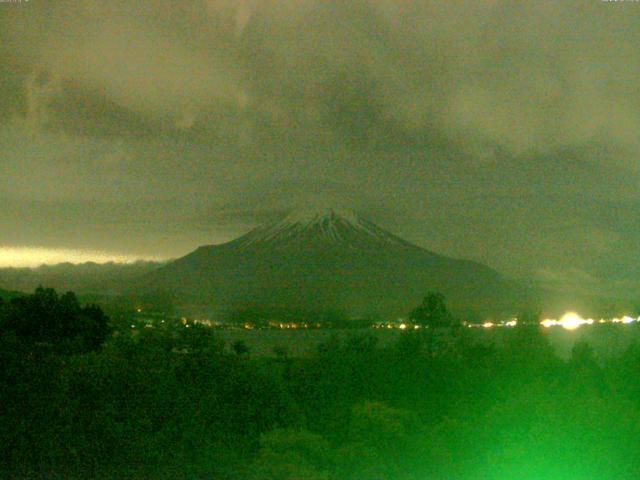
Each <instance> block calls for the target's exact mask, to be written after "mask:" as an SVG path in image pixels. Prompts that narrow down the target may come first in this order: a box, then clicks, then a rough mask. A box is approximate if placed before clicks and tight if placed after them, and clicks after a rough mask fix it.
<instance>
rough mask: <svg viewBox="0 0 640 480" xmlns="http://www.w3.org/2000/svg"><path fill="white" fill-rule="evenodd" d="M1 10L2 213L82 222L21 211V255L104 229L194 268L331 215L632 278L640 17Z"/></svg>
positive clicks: (438, 244) (239, 4)
mask: <svg viewBox="0 0 640 480" xmlns="http://www.w3.org/2000/svg"><path fill="white" fill-rule="evenodd" d="M0 7H1V8H0V39H1V40H2V41H1V43H0V87H1V90H0V122H2V126H1V128H0V148H1V149H2V153H3V163H2V165H0V182H2V183H1V184H0V188H1V189H2V190H1V191H0V193H2V194H4V195H5V197H6V198H8V199H14V200H15V201H16V202H18V204H20V202H44V203H43V204H47V202H49V203H48V204H50V205H57V206H60V211H64V212H66V213H65V215H63V217H64V218H62V217H60V216H59V215H53V216H52V217H51V218H54V220H53V221H51V218H49V219H45V218H44V217H42V216H38V215H33V216H32V217H31V218H29V219H28V220H27V219H26V218H25V217H24V215H21V214H19V213H17V212H19V208H18V207H15V208H13V210H12V209H8V210H7V211H5V212H4V213H3V215H4V216H5V218H4V221H3V222H2V223H3V225H6V226H8V227H10V226H11V225H13V231H14V232H15V241H18V240H19V241H21V242H27V243H28V242H29V241H30V242H31V243H34V242H36V243H37V241H38V239H37V238H36V236H35V235H36V232H37V231H38V229H39V228H41V229H42V231H43V232H44V231H46V232H50V235H48V236H45V238H44V239H43V240H42V241H43V243H44V244H48V245H53V244H57V245H63V244H64V243H65V242H67V241H68V242H72V241H74V242H77V241H78V238H77V237H74V236H73V233H72V232H73V229H74V228H76V227H75V226H79V225H83V224H85V220H86V215H94V218H95V220H96V221H95V222H93V224H95V225H96V226H95V227H94V228H95V229H97V230H99V231H100V232H103V233H101V234H100V235H97V234H94V235H90V236H88V237H87V238H86V243H87V245H86V246H87V247H90V246H91V245H98V243H99V246H100V248H102V249H105V248H110V247H112V248H114V249H120V250H122V249H125V250H128V251H134V252H145V251H146V252H149V253H150V254H151V253H153V254H157V253H161V254H165V255H177V254H180V253H184V252H186V251H187V250H189V249H190V246H191V244H196V243H201V242H206V241H218V240H221V239H224V238H230V237H231V236H233V235H234V234H237V233H239V232H240V231H242V230H243V229H246V228H249V226H250V225H251V224H253V223H256V222H259V221H262V220H268V219H271V218H274V217H276V216H277V215H278V214H280V213H281V212H282V211H284V210H286V209H287V208H289V207H291V206H295V205H297V204H304V203H328V204H333V205H335V204H341V205H345V206H347V207H354V208H356V209H358V210H360V211H364V212H365V213H366V214H367V215H369V216H370V217H371V218H372V219H374V220H377V221H379V222H380V223H382V224H384V225H386V226H388V227H390V228H392V229H394V230H395V231H396V232H397V233H400V234H404V235H406V236H408V237H410V238H411V239H412V240H414V241H416V242H417V243H420V244H421V245H424V246H426V247H428V248H431V249H434V250H437V251H441V252H443V253H447V254H450V255H458V256H467V257H472V258H476V259H480V260H483V261H487V262H489V263H490V264H491V265H494V266H497V267H499V268H501V269H503V270H505V271H508V272H511V273H517V274H523V273H525V272H528V271H539V272H541V277H543V278H544V279H551V278H556V279H557V278H562V277H563V276H564V277H565V278H566V277H567V276H573V277H580V275H582V274H585V275H588V276H589V277H588V278H596V281H599V279H601V278H607V279H611V281H613V279H614V278H617V279H618V280H619V281H623V280H624V281H625V282H626V281H628V279H630V278H633V272H632V271H631V267H629V265H633V262H634V261H635V260H634V258H637V253H638V252H637V248H636V247H635V243H634V242H633V240H632V239H633V238H634V236H635V235H637V233H638V229H637V228H636V226H635V224H634V222H633V220H632V219H633V218H637V215H638V214H640V207H639V203H638V202H639V201H640V194H639V193H638V189H637V187H636V184H637V181H638V180H639V177H640V167H639V164H638V154H639V153H640V140H639V138H640V137H638V135H637V132H638V130H639V128H640V95H639V93H640V91H639V90H640V86H639V84H638V82H637V79H636V75H637V72H638V71H640V51H638V49H637V47H636V46H637V44H638V41H639V40H640V28H638V27H639V26H640V6H638V5H637V4H634V3H632V2H617V3H603V2H599V1H576V2H527V3H514V2H503V1H498V0H482V1H477V0H476V1H454V2H446V3H442V2H435V1H431V0H429V1H407V0H352V1H349V2H337V1H319V0H317V1H316V0H295V1H294V0H240V1H239V0H208V1H205V0H194V1H190V2H173V1H167V0H147V1H136V2H133V1H128V2H124V1H112V2H102V1H97V0H95V1H93V0H84V1H71V0H69V1H59V2H55V3H53V2H44V1H37V0H34V1H32V2H29V3H26V2H23V3H22V4H15V5H14V4H5V5H0ZM51 202H61V203H51ZM73 205H75V207H74V206H73ZM105 205H107V206H109V207H105ZM81 206H82V207H81ZM45 210H46V209H45ZM11 212H13V213H11ZM91 212H93V213H91ZM158 212H160V213H158ZM232 217H233V218H235V220H233V218H232ZM234 223H235V227H234V228H232V226H233V224H234ZM27 224H28V225H29V227H28V228H27V227H25V225H27ZM45 224H46V225H45ZM99 225H103V226H104V225H109V229H105V228H103V227H100V226H99ZM132 225H138V226H139V228H133V227H132ZM45 227H46V228H45ZM31 230H32V232H31V233H29V231H31ZM125 231H129V232H134V234H130V235H123V234H122V232H125ZM19 232H22V233H19ZM109 232H112V234H109ZM10 235H11V234H10ZM30 235H34V237H30ZM67 235H68V237H67ZM98 237H100V239H98ZM29 238H32V240H29ZM157 238H162V240H158V243H155V245H156V246H155V247H153V246H151V245H154V242H155V239H157ZM67 239H68V240H67ZM171 239H175V242H174V243H175V246H172V241H171ZM208 239H210V240H208ZM12 241H13V240H12ZM96 242H97V243H96ZM158 250H161V251H159V252H158ZM567 272H569V273H567ZM578 272H582V273H578ZM635 272H636V273H637V269H636V270H635ZM585 278H586V277H585ZM618 280H616V281H618Z"/></svg>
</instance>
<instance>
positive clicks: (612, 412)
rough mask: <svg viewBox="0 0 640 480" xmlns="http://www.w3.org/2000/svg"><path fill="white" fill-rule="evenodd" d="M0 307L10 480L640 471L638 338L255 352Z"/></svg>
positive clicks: (2, 417) (54, 301)
mask: <svg viewBox="0 0 640 480" xmlns="http://www.w3.org/2000/svg"><path fill="white" fill-rule="evenodd" d="M437 305H439V303H438V304H437ZM49 308H51V309H53V310H52V311H54V312H56V313H55V314H53V313H51V312H50V311H49V310H48V309H49ZM91 308H94V309H93V310H92V309H91ZM427 310H428V309H427ZM0 311H1V312H2V316H1V318H2V323H1V326H2V334H1V336H0V399H1V401H0V445H1V446H2V448H0V462H2V466H1V468H0V472H1V473H0V475H1V476H2V477H3V478H12V479H13V478H18V479H20V478H43V479H44V478H46V479H76V478H77V479H86V478H92V479H113V478H118V479H120V478H133V479H138V478H140V479H149V478H152V479H156V478H157V479H176V478H180V479H183V478H184V479H243V480H245V479H249V480H258V479H260V480H294V479H305V480H349V479H353V480H368V479H371V480H386V479H388V480H402V479H407V480H409V479H411V480H414V479H415V480H418V479H420V480H424V479H461V480H466V479H469V480H471V479H473V480H485V479H489V480H490V479H495V480H502V479H525V480H526V479H531V480H533V479H541V478H553V479H554V480H562V479H567V480H569V479H571V480H576V479H589V480H597V479H607V480H609V479H631V478H640V376H638V375H637V372H638V371H639V370H640V348H637V347H634V348H632V349H629V350H628V351H626V352H623V353H621V354H620V355H619V356H617V357H614V358H609V359H604V360H599V359H597V358H596V357H595V355H594V353H593V350H591V349H590V347H589V346H588V345H585V344H578V345H576V347H575V348H574V350H573V355H572V357H571V358H570V359H569V360H566V361H563V360H561V359H560V358H558V357H557V356H556V355H555V354H554V352H553V350H552V349H551V347H550V346H549V344H548V343H547V340H546V337H545V336H544V334H543V333H542V332H540V331H539V330H538V328H537V327H535V326H533V327H531V326H528V327H516V328H514V329H512V330H510V331H509V335H506V336H505V337H504V341H503V342H501V344H500V345H499V346H498V345H478V344H475V343H473V342H472V341H471V340H470V339H469V337H468V336H467V331H466V330H465V329H457V330H455V331H450V332H448V331H447V330H441V331H440V332H439V333H438V335H440V336H446V335H450V336H451V338H450V341H447V342H441V343H440V344H439V345H441V346H440V347H438V348H436V349H433V348H430V347H427V346H428V345H432V344H433V342H431V340H430V339H429V338H430V336H432V335H435V333H434V331H432V330H429V329H423V330H419V331H412V332H406V333H403V334H402V335H401V337H400V339H399V340H398V342H397V343H396V344H394V345H391V346H384V347H383V346H380V345H378V343H377V341H376V339H375V337H372V336H369V335H357V336H350V337H348V338H346V339H340V338H339V337H332V338H331V339H330V340H329V341H327V342H325V343H323V344H322V345H321V346H320V347H319V348H318V349H317V351H316V352H314V353H313V354H310V355H307V356H303V357H290V356H289V355H287V354H286V353H285V352H279V353H278V352H276V355H274V356H273V357H255V356H252V355H250V354H247V352H246V350H242V349H235V351H234V350H232V351H231V352H227V350H226V349H225V348H224V347H225V345H224V342H223V341H222V340H221V339H220V338H219V337H218V336H217V335H216V334H215V332H214V331H213V330H211V329H207V328H205V327H199V326H192V327H191V328H186V327H182V326H176V328H175V329H169V328H167V329H151V328H149V329H141V330H140V331H137V334H136V335H132V334H131V333H130V332H114V333H113V334H112V335H108V334H105V333H104V332H105V331H108V330H106V329H105V328H104V326H103V320H104V318H103V317H102V316H100V315H98V314H97V313H96V310H95V307H79V306H78V305H77V301H74V300H73V298H72V297H71V296H70V295H69V294H67V295H63V296H60V297H58V296H57V295H56V294H55V292H52V291H49V290H44V289H39V290H38V291H36V293H35V294H34V295H33V296H29V297H25V298H23V299H18V300H17V301H15V300H14V301H12V302H11V303H10V304H7V303H5V304H3V306H2V307H0ZM435 311H438V309H435ZM423 313H424V312H423ZM38 315H40V317H39V318H40V320H41V322H42V323H43V324H44V325H46V327H41V326H38V325H37V324H38V322H36V321H35V319H36V317H37V316H38ZM91 321H93V322H94V324H93V325H92V324H91ZM22 322H24V324H23V323H22ZM97 331H100V332H102V333H101V334H100V335H96V332H97ZM100 339H101V340H102V342H101V343H100V342H99V340H100ZM98 343H100V345H98Z"/></svg>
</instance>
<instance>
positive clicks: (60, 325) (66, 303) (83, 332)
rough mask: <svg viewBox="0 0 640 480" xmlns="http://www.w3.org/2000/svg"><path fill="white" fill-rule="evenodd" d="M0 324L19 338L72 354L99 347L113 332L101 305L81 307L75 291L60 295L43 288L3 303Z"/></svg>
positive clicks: (0, 308) (0, 311)
mask: <svg viewBox="0 0 640 480" xmlns="http://www.w3.org/2000/svg"><path fill="white" fill-rule="evenodd" d="M0 325H1V328H2V330H4V331H13V332H15V334H16V336H17V337H18V338H19V339H22V340H25V341H27V342H30V343H36V344H37V343H39V344H45V345H50V346H51V347H53V348H55V349H57V350H59V351H66V352H70V353H73V352H86V351H92V350H95V349H96V348H98V347H100V345H102V343H103V342H104V341H105V339H106V338H107V336H108V334H109V327H108V319H107V317H106V315H105V314H104V313H103V312H102V310H101V309H100V308H99V307H97V306H95V305H89V306H86V307H81V306H80V304H79V302H78V299H77V298H76V296H75V294H74V293H73V292H67V293H65V294H64V295H62V296H58V294H57V293H56V291H55V290H53V289H50V288H46V289H45V288H42V287H38V288H37V289H36V290H35V292H34V293H33V294H32V295H27V296H23V297H17V298H14V299H12V300H11V301H10V302H9V303H8V304H4V305H3V306H1V307H0Z"/></svg>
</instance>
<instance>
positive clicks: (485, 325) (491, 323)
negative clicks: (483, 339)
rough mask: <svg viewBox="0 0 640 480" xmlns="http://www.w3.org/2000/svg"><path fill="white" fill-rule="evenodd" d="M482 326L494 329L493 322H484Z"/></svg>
mask: <svg viewBox="0 0 640 480" xmlns="http://www.w3.org/2000/svg"><path fill="white" fill-rule="evenodd" d="M482 326H483V327H484V328H491V327H493V322H484V323H483V324H482Z"/></svg>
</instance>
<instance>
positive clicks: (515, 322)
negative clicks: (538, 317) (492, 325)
mask: <svg viewBox="0 0 640 480" xmlns="http://www.w3.org/2000/svg"><path fill="white" fill-rule="evenodd" d="M517 324H518V321H517V320H509V321H508V322H507V323H505V325H506V326H507V327H515V326H516V325H517Z"/></svg>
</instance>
